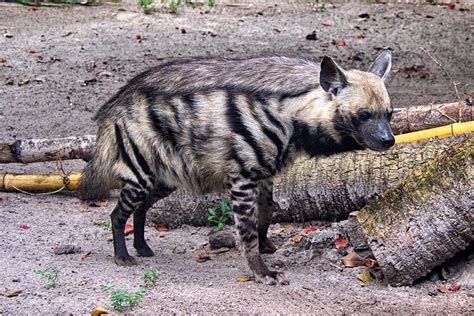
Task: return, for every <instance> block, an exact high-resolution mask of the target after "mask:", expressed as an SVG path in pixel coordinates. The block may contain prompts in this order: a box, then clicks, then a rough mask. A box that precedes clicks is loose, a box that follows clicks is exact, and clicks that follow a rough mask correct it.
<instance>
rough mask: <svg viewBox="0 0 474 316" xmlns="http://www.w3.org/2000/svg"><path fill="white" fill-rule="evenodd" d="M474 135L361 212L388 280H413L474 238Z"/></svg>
mask: <svg viewBox="0 0 474 316" xmlns="http://www.w3.org/2000/svg"><path fill="white" fill-rule="evenodd" d="M473 158H474V136H471V137H469V138H466V139H465V140H463V141H462V142H460V143H458V144H455V145H453V146H451V147H450V148H449V149H448V150H446V151H445V152H444V153H443V154H441V155H439V156H438V157H436V158H435V159H434V160H432V161H430V162H428V163H426V164H425V165H424V166H423V167H421V168H418V169H417V170H416V171H414V172H413V173H412V174H411V175H409V176H408V177H407V178H406V179H404V180H403V181H401V182H400V183H399V184H397V185H396V186H394V187H393V188H391V189H389V190H388V191H386V192H384V193H383V194H380V195H379V196H378V197H377V198H376V199H374V201H372V202H371V203H370V204H368V205H367V206H366V207H364V208H363V209H362V210H360V211H359V212H358V213H357V215H356V216H357V221H358V223H359V225H360V227H361V228H362V231H363V234H364V235H365V238H366V239H367V241H368V243H369V246H370V248H371V250H372V252H373V253H374V255H375V257H376V258H377V260H378V262H379V264H380V266H381V268H382V271H383V274H384V277H385V280H386V281H387V282H388V283H390V284H392V285H409V284H412V283H413V282H414V281H415V280H416V279H418V278H420V277H422V276H424V275H426V274H427V273H428V272H430V271H431V270H432V269H433V268H434V267H436V266H437V265H439V264H441V263H443V262H444V261H445V260H446V259H448V258H451V257H452V256H453V255H454V254H456V253H457V252H459V251H461V250H463V249H465V248H466V247H467V246H468V245H469V244H470V243H472V242H473V241H474V211H473V210H474V205H473V200H472V197H473V196H472V194H473V176H474V168H473Z"/></svg>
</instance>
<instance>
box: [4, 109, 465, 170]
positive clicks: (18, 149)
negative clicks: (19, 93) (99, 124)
mask: <svg viewBox="0 0 474 316" xmlns="http://www.w3.org/2000/svg"><path fill="white" fill-rule="evenodd" d="M473 119H474V107H473V106H469V105H467V104H465V103H463V104H459V103H447V104H437V105H421V106H414V107H406V108H397V109H395V110H394V115H393V119H392V122H391V125H392V129H393V132H394V133H395V134H402V133H408V132H413V131H418V130H423V129H427V128H432V127H437V126H442V125H447V124H451V123H454V122H457V121H461V122H467V121H472V120H473ZM94 144H95V136H93V135H85V136H78V137H66V138H57V139H27V140H17V141H15V142H14V143H11V144H6V143H4V144H0V163H12V162H13V163H31V162H40V161H54V160H57V159H61V160H65V159H83V160H85V161H88V160H90V158H91V157H92V148H93V146H94Z"/></svg>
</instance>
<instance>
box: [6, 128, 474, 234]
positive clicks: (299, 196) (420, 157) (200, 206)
mask: <svg viewBox="0 0 474 316" xmlns="http://www.w3.org/2000/svg"><path fill="white" fill-rule="evenodd" d="M465 137H466V136H456V137H451V138H446V139H433V140H429V141H423V142H417V143H408V144H399V145H396V146H395V147H394V148H392V149H391V150H389V151H388V152H385V153H376V152H370V151H363V152H354V153H349V154H342V155H336V156H334V157H329V158H319V159H311V160H308V159H301V160H298V161H297V162H296V163H295V165H294V166H293V167H292V168H290V169H289V170H288V171H287V172H286V173H284V174H282V175H281V176H280V177H278V178H276V179H275V187H274V201H275V202H276V210H275V214H274V221H275V222H304V221H309V220H318V219H319V220H320V219H325V220H339V219H344V218H347V216H348V214H349V213H350V212H353V211H356V210H359V209H360V208H362V207H363V206H364V205H365V204H366V203H367V202H368V201H369V200H370V199H372V198H373V197H374V196H376V195H377V194H379V193H381V192H383V191H385V190H386V189H387V188H389V187H391V186H393V185H394V184H395V183H397V182H398V181H399V180H400V179H403V178H404V177H406V176H407V175H408V174H409V173H410V172H411V171H412V170H413V169H414V168H416V167H419V166H422V165H423V164H424V163H426V162H427V161H429V160H431V159H433V158H434V157H435V156H436V155H438V154H440V153H441V152H443V151H444V150H446V148H448V146H449V145H450V144H452V143H456V142H459V141H460V140H462V139H463V138H465ZM79 176H80V174H79V173H71V174H70V175H68V179H65V177H64V176H63V175H60V174H57V175H10V174H4V175H0V190H2V191H13V192H22V191H25V192H38V191H42V192H50V191H56V190H76V189H77V183H78V181H79ZM65 182H67V183H68V185H67V186H64V183H65ZM116 187H117V188H118V187H119V185H117V186H116ZM222 198H225V199H228V196H226V195H225V194H217V193H214V194H207V195H202V196H194V195H192V194H190V193H188V192H186V191H180V190H178V191H177V192H175V193H173V194H171V195H170V196H169V197H167V198H166V199H163V200H161V201H158V202H157V203H155V205H154V206H153V207H152V209H151V210H150V212H149V218H150V219H151V220H152V221H153V222H156V223H162V224H166V225H167V226H169V227H178V226H181V225H183V224H189V225H194V226H205V225H208V222H207V209H208V208H209V207H213V206H217V205H219V202H220V200H221V199H222Z"/></svg>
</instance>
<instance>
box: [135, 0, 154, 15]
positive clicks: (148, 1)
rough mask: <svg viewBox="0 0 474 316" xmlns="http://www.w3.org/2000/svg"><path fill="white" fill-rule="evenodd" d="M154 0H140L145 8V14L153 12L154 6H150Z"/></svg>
mask: <svg viewBox="0 0 474 316" xmlns="http://www.w3.org/2000/svg"><path fill="white" fill-rule="evenodd" d="M153 1H154V0H138V5H139V6H140V7H141V8H142V9H143V12H144V13H145V14H150V13H152V11H153V10H152V8H151V7H150V6H151V5H152V4H153Z"/></svg>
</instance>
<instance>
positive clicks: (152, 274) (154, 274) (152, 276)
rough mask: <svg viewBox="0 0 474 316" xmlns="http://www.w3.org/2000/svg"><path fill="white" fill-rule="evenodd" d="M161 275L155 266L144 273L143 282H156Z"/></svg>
mask: <svg viewBox="0 0 474 316" xmlns="http://www.w3.org/2000/svg"><path fill="white" fill-rule="evenodd" d="M159 277H160V273H159V272H158V271H156V270H155V269H153V268H150V270H148V271H145V272H144V273H143V282H145V284H150V283H155V282H156V281H157V280H158V278H159Z"/></svg>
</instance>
